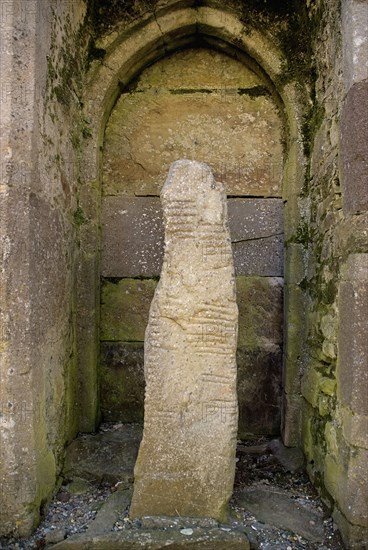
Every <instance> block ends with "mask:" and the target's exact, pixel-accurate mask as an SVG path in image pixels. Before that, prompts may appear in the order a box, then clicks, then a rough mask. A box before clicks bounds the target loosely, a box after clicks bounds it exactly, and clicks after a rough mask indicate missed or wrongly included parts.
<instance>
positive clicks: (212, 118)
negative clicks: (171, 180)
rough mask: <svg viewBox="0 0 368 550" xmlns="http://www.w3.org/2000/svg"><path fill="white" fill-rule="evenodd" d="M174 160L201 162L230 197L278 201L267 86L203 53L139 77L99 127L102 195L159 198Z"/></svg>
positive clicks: (170, 60)
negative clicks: (102, 133) (101, 132)
mask: <svg viewBox="0 0 368 550" xmlns="http://www.w3.org/2000/svg"><path fill="white" fill-rule="evenodd" d="M244 134H246V135H247V139H241V138H240V136H242V135H244ZM178 158H189V159H193V158H195V159H199V160H201V161H204V162H208V164H209V165H210V166H211V168H212V170H213V171H214V174H215V178H216V180H218V181H221V182H223V183H224V185H225V189H226V192H227V194H229V195H238V196H239V195H250V196H280V194H281V174H282V148H281V124H280V118H279V115H278V112H277V108H276V105H275V104H274V101H273V99H272V96H271V93H270V91H269V90H268V88H267V84H266V83H265V82H264V81H263V80H262V79H261V78H260V77H259V76H258V75H256V74H255V73H254V72H253V71H252V70H251V69H249V68H248V67H247V66H246V65H244V64H242V63H239V61H237V60H235V59H232V58H230V57H228V56H226V55H224V54H222V53H220V52H216V51H213V50H208V49H203V48H196V49H187V50H184V51H179V52H176V53H174V54H172V55H169V56H166V57H165V58H164V59H162V60H160V61H158V62H157V63H155V64H154V65H153V66H151V67H149V68H148V69H146V70H145V71H143V72H142V73H141V75H140V76H139V78H138V79H137V81H136V82H134V84H133V85H132V86H131V88H130V89H128V90H126V93H123V94H122V96H121V97H120V99H119V100H118V102H117V104H116V105H115V107H114V109H113V111H112V113H111V116H110V119H109V122H108V125H107V128H106V135H105V144H104V165H103V192H104V193H105V194H108V195H116V194H127V195H134V194H135V195H159V193H160V189H161V186H162V184H163V183H164V181H165V177H166V174H167V171H168V169H169V166H170V164H171V163H172V162H173V161H175V160H176V159H178Z"/></svg>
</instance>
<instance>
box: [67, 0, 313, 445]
mask: <svg viewBox="0 0 368 550" xmlns="http://www.w3.org/2000/svg"><path fill="white" fill-rule="evenodd" d="M198 36H201V37H202V38H203V39H204V40H205V41H206V42H207V44H208V45H209V46H210V47H212V48H213V49H218V50H219V51H222V52H224V53H228V54H230V55H231V56H234V57H236V58H238V59H239V60H240V61H245V60H246V62H247V63H248V64H249V63H250V64H252V68H253V67H254V70H255V71H258V72H261V73H262V75H263V76H264V77H266V78H267V79H268V81H269V82H270V83H271V86H272V87H273V89H274V90H275V94H277V96H278V97H279V99H280V104H281V105H282V109H283V111H284V113H285V126H286V134H287V151H286V156H285V158H286V161H285V166H284V178H283V199H284V201H285V205H286V211H285V224H286V227H285V236H286V239H287V238H288V236H290V235H291V234H292V233H293V232H294V231H295V225H296V224H297V223H298V215H297V214H296V212H297V210H298V206H297V195H298V193H299V192H300V190H301V188H302V185H303V182H304V156H303V149H302V142H301V140H300V135H301V122H302V104H303V96H304V92H303V91H301V90H300V89H297V87H296V86H295V85H294V84H293V83H288V84H286V85H282V84H280V83H281V82H282V79H281V78H280V77H281V74H282V72H283V71H284V70H285V59H284V57H283V56H282V54H281V52H280V50H279V48H278V47H277V46H276V45H275V44H274V43H272V42H271V41H270V40H269V38H268V37H267V36H265V34H262V33H260V31H259V30H257V29H255V28H247V32H245V29H244V25H243V23H242V22H241V21H240V20H239V18H238V17H237V16H236V15H234V14H232V13H230V12H228V11H225V10H222V9H219V8H213V7H208V6H201V7H196V8H194V7H186V8H182V7H180V6H179V7H177V8H175V7H173V8H172V9H170V10H168V9H167V8H166V9H165V10H161V11H157V12H155V13H154V14H152V13H149V14H146V15H143V16H142V17H141V18H140V19H139V20H138V21H137V20H135V21H134V22H133V23H132V24H131V25H129V26H128V27H127V28H126V29H125V30H124V32H123V34H121V35H120V36H118V37H117V38H116V39H115V40H114V41H113V42H112V43H111V44H110V45H108V47H107V50H106V55H105V57H104V59H103V61H102V62H94V64H92V66H91V69H90V72H89V75H88V82H87V88H86V93H85V97H84V116H85V118H86V120H87V121H88V123H89V124H90V127H91V129H92V135H91V137H90V139H88V140H87V141H86V145H85V148H84V151H83V157H82V167H81V174H82V187H81V192H80V205H81V208H82V209H83V211H84V212H85V214H86V215H87V217H88V219H89V224H88V225H86V226H85V227H84V228H83V231H82V232H81V252H82V254H81V264H80V274H81V275H82V278H81V285H80V290H79V299H80V306H79V308H78V310H79V311H80V312H81V314H80V319H79V328H78V334H79V346H78V347H79V352H78V353H79V380H80V385H81V392H80V395H81V396H83V397H82V399H83V402H82V403H80V409H81V410H80V418H81V424H80V430H82V431H89V430H93V429H94V427H95V425H96V422H97V419H98V397H97V395H98V387H97V357H98V348H97V346H98V342H99V338H98V315H99V312H98V311H99V307H98V300H99V222H100V217H99V202H100V184H101V182H100V176H101V165H100V159H101V154H100V149H101V144H102V139H103V135H104V130H105V126H106V122H107V120H108V118H109V115H110V113H111V110H112V108H113V106H114V104H115V102H116V100H117V98H118V97H119V95H120V91H121V87H122V86H123V87H124V86H126V85H127V84H128V83H129V82H130V81H131V80H132V79H133V78H134V77H135V76H137V75H138V74H139V73H140V72H141V71H142V70H143V69H144V68H145V67H146V66H148V65H150V64H152V63H153V62H155V61H157V60H158V59H159V58H161V57H163V56H165V55H167V54H168V53H172V52H173V51H175V50H177V49H179V48H181V47H184V46H188V45H190V44H192V43H193V41H194V40H195V39H196V37H198ZM288 211H290V212H293V215H292V220H293V221H292V222H291V221H289V220H291V216H289V215H288ZM286 291H287V288H286ZM293 299H296V298H294V297H293V294H292V293H291V294H290V297H288V296H286V311H285V315H286V316H287V315H288V309H289V308H292V306H293V304H292V301H293ZM286 355H287V353H286ZM286 366H287V365H286ZM288 384H289V386H290V387H292V386H293V381H292V380H289V381H288ZM288 410H289V408H288V406H286V408H285V411H286V429H285V433H286V435H287V437H288V434H289V431H288V427H287V425H288V424H290V425H291V424H292V425H294V426H295V429H294V430H293V433H292V434H291V435H290V436H289V440H288V442H289V443H290V444H295V443H296V442H297V441H296V438H297V437H298V435H296V434H299V429H298V427H297V426H296V424H297V423H296V422H295V418H296V417H297V415H298V411H297V410H295V411H294V412H293V413H291V414H290V415H289V413H288ZM290 410H293V407H291V409H290ZM284 422H285V419H284Z"/></svg>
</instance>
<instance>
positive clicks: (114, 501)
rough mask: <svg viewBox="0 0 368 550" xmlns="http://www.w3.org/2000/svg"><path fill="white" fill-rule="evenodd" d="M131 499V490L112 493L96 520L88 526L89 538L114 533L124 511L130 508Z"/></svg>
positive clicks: (119, 490)
mask: <svg viewBox="0 0 368 550" xmlns="http://www.w3.org/2000/svg"><path fill="white" fill-rule="evenodd" d="M131 498H132V490H131V488H128V489H119V488H118V490H117V491H116V492H114V493H112V494H111V495H110V496H109V498H108V499H107V501H106V502H105V503H104V505H103V506H102V508H101V509H100V510H99V511H98V512H97V515H96V517H95V519H94V520H93V521H92V523H90V524H89V525H88V528H87V536H88V535H101V534H102V533H105V532H106V533H107V532H108V531H112V529H113V527H114V524H115V522H116V520H117V519H118V517H119V515H120V514H121V512H122V510H125V509H126V508H127V507H128V506H129V504H130V501H131Z"/></svg>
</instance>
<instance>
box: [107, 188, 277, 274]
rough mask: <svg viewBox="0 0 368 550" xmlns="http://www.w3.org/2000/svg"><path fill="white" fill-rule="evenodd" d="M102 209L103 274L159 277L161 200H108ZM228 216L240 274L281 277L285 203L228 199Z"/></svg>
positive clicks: (160, 259)
mask: <svg viewBox="0 0 368 550" xmlns="http://www.w3.org/2000/svg"><path fill="white" fill-rule="evenodd" d="M102 204H103V206H102V256H101V273H102V275H103V276H104V277H153V276H158V275H159V274H160V271H161V267H162V259H163V245H164V227H163V221H162V208H161V205H160V204H159V199H157V198H156V197H136V198H132V197H124V196H116V197H114V196H109V197H105V198H104V199H103V201H102ZM228 213H229V214H228V215H229V227H230V234H231V240H232V247H233V254H234V263H235V271H236V274H237V275H247V276H251V275H260V276H263V277H281V276H282V275H283V203H282V200H281V199H229V200H228Z"/></svg>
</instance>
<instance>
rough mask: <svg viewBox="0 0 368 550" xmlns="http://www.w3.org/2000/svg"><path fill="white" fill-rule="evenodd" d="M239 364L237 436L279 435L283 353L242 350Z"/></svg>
mask: <svg viewBox="0 0 368 550" xmlns="http://www.w3.org/2000/svg"><path fill="white" fill-rule="evenodd" d="M237 365H238V404H239V427H238V436H239V437H240V438H241V439H246V438H247V437H249V436H256V435H278V434H279V433H280V422H281V371H282V352H281V349H280V348H279V347H278V346H275V347H274V349H273V351H269V350H264V349H257V350H248V349H247V348H240V349H238V351H237Z"/></svg>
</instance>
